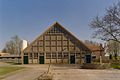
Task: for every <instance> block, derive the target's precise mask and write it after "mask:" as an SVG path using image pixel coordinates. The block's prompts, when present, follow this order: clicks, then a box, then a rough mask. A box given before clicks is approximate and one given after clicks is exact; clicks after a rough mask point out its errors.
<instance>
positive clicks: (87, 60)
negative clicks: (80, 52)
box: [86, 55, 91, 63]
mask: <svg viewBox="0 0 120 80" xmlns="http://www.w3.org/2000/svg"><path fill="white" fill-rule="evenodd" d="M86 63H91V55H86Z"/></svg>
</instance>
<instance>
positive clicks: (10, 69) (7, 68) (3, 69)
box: [0, 66, 23, 76]
mask: <svg viewBox="0 0 120 80" xmlns="http://www.w3.org/2000/svg"><path fill="white" fill-rule="evenodd" d="M20 69H23V67H11V66H2V67H0V76H2V75H5V74H7V73H10V72H14V71H17V70H20Z"/></svg>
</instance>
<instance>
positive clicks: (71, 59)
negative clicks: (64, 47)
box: [70, 55, 75, 64]
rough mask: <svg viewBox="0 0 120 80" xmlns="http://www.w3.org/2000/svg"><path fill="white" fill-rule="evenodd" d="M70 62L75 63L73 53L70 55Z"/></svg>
mask: <svg viewBox="0 0 120 80" xmlns="http://www.w3.org/2000/svg"><path fill="white" fill-rule="evenodd" d="M70 64H75V55H71V56H70Z"/></svg>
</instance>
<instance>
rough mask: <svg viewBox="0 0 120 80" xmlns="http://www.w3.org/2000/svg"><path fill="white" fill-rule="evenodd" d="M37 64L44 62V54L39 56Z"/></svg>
mask: <svg viewBox="0 0 120 80" xmlns="http://www.w3.org/2000/svg"><path fill="white" fill-rule="evenodd" d="M39 64H44V56H39Z"/></svg>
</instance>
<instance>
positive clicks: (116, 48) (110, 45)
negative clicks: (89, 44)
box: [106, 40, 120, 60]
mask: <svg viewBox="0 0 120 80" xmlns="http://www.w3.org/2000/svg"><path fill="white" fill-rule="evenodd" d="M106 52H107V53H109V55H113V56H114V58H115V59H116V60H117V56H118V55H119V53H120V43H119V42H116V41H113V40H110V41H108V42H107V50H106Z"/></svg>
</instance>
